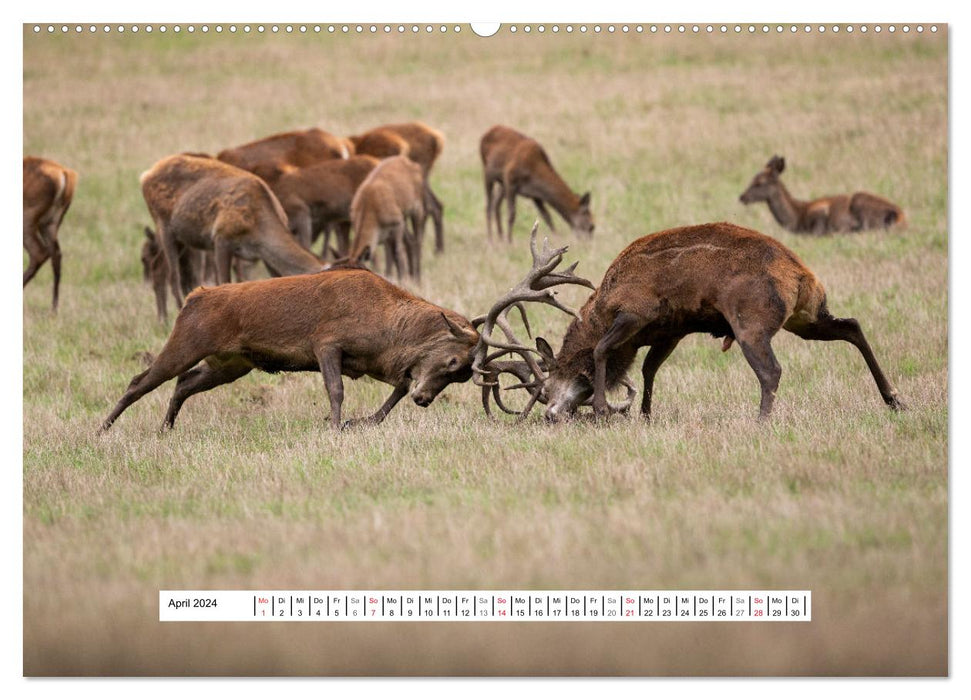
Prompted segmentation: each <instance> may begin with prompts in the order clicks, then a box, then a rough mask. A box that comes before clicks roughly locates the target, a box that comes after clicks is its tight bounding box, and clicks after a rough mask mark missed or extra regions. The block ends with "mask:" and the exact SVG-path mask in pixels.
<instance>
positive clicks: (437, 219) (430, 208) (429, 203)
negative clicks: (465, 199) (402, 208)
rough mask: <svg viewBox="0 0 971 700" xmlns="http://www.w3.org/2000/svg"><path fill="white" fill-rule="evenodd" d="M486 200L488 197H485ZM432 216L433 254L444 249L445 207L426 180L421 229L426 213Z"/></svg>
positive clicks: (426, 216) (423, 226)
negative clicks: (433, 233)
mask: <svg viewBox="0 0 971 700" xmlns="http://www.w3.org/2000/svg"><path fill="white" fill-rule="evenodd" d="M486 201H488V197H487V198H486ZM429 214H430V215H431V217H432V224H433V225H434V226H435V255H438V254H439V253H442V252H444V251H445V227H444V223H443V219H444V215H445V207H444V206H443V205H442V201H441V200H440V199H439V198H438V197H436V196H435V193H434V192H432V188H431V187H430V186H429V184H428V182H427V181H426V182H425V214H424V216H423V217H422V223H421V227H422V231H424V229H425V221H424V220H425V219H426V218H428V215H429Z"/></svg>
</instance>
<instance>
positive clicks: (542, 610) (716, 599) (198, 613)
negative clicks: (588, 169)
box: [159, 590, 812, 622]
mask: <svg viewBox="0 0 971 700" xmlns="http://www.w3.org/2000/svg"><path fill="white" fill-rule="evenodd" d="M811 619H812V592H811V591H292V590H291V591H159V621H160V622H283V621H285V622H399V621H401V622H506V621H515V622H559V621H565V622H631V621H638V622H698V621H704V622H710V621H716V622H782V621H786V622H803V621H806V622H808V621H810V620H811Z"/></svg>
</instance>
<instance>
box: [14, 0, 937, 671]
mask: <svg viewBox="0 0 971 700" xmlns="http://www.w3.org/2000/svg"><path fill="white" fill-rule="evenodd" d="M318 10H319V14H321V15H326V14H327V12H328V9H327V8H326V7H325V6H322V7H320V8H318ZM638 12H639V13H640V14H643V15H649V14H650V12H651V9H650V7H644V8H641V9H640V10H638ZM81 14H83V13H81ZM304 14H306V13H304ZM399 14H400V13H399ZM719 14H722V15H723V14H725V13H724V11H721V12H719ZM921 14H922V12H921V10H920V8H916V9H915V10H913V11H911V12H908V13H907V14H906V17H908V18H914V19H920V17H919V15H921ZM901 16H904V15H901ZM938 17H940V16H938ZM394 18H395V17H394V16H389V17H388V18H387V19H389V20H391V19H394ZM419 18H420V16H419V17H416V18H415V19H419ZM766 18H768V19H771V17H769V15H766ZM96 19H98V15H97V14H93V15H92V16H91V20H88V21H82V20H79V19H75V20H73V21H46V22H40V21H30V20H29V19H27V20H26V21H25V23H24V24H23V25H22V27H21V28H20V32H21V34H22V37H21V38H22V45H23V51H22V60H23V66H22V67H23V71H22V73H23V115H22V117H23V153H22V156H23V188H24V193H23V202H24V204H23V206H24V214H23V221H24V248H23V250H24V254H23V271H24V279H23V283H24V287H23V298H22V314H20V315H19V316H21V318H19V319H18V320H19V321H21V322H22V346H23V347H22V361H23V398H22V400H23V415H22V421H23V448H22V454H23V516H22V517H23V674H24V675H25V676H31V677H35V676H41V677H43V676H314V677H317V676H323V677H347V676H403V677H414V676H421V677H429V676H430V677H455V676H459V677H465V676H487V677H492V676H497V677H505V676H597V677H603V676H607V677H613V676H624V677H630V676H637V677H645V676H663V677H668V676H679V677H692V676H729V677H747V676H784V677H789V676H795V677H807V676H820V677H833V676H853V677H856V676H946V675H948V673H949V666H948V658H949V646H948V612H949V608H948V572H949V567H948V543H949V532H948V507H949V499H948V488H949V481H948V376H949V375H948V320H947V319H948V310H949V304H948V299H949V294H948V292H949V289H948V260H949V256H948V249H949V235H948V205H949V198H948V170H949V163H950V160H949V151H948V116H949V112H948V104H949V103H948V99H949V85H948V74H949V38H948V37H949V28H948V24H947V23H946V22H936V23H935V22H927V21H924V22H920V21H911V22H904V23H901V22H859V21H857V22H853V23H842V22H838V23H834V22H818V21H817V22H812V23H808V24H807V23H791V22H790V23H765V22H751V21H749V22H737V23H736V22H658V21H654V22H651V21H643V22H609V21H607V22H497V23H493V24H469V23H467V22H455V21H451V22H442V21H430V20H428V19H426V20H425V21H421V22H417V21H410V22H404V21H400V19H401V18H400V17H398V19H399V21H381V22H378V21H373V22H326V21H316V22H309V21H308V22H297V21H293V22H283V23H281V22H247V21H219V22H171V21H169V22H138V23H119V22H105V21H94V20H96ZM932 19H933V17H932Z"/></svg>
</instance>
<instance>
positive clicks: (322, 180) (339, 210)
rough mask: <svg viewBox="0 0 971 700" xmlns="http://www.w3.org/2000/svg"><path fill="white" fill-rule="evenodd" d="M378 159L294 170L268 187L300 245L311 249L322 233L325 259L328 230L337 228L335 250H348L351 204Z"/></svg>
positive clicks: (332, 162) (343, 252)
mask: <svg viewBox="0 0 971 700" xmlns="http://www.w3.org/2000/svg"><path fill="white" fill-rule="evenodd" d="M378 163H379V161H378V159H377V158H372V157H371V156H352V157H350V158H347V159H341V160H328V161H324V162H322V163H317V164H316V165H308V166H307V167H305V168H295V169H293V170H289V171H288V172H286V173H284V174H283V175H281V176H280V178H279V179H278V180H277V181H276V183H274V184H273V185H272V186H271V189H272V190H273V193H274V194H276V196H277V198H278V199H279V200H280V204H281V205H283V211H284V212H286V215H287V219H288V220H289V222H290V230H291V231H292V232H293V234H294V235H295V236H296V237H297V240H298V241H300V244H301V245H302V246H303V247H304V248H307V249H308V250H309V249H310V246H311V244H312V243H313V241H314V240H316V238H317V235H318V234H320V233H321V232H323V233H324V255H326V254H327V251H328V249H329V248H330V229H331V227H334V226H336V227H337V250H338V253H339V254H340V255H347V254H348V252H349V250H350V229H351V200H353V199H354V193H355V192H357V189H358V188H359V187H360V186H361V183H362V182H364V180H365V178H367V176H368V175H370V174H371V171H372V170H374V168H375V167H376V166H377V165H378Z"/></svg>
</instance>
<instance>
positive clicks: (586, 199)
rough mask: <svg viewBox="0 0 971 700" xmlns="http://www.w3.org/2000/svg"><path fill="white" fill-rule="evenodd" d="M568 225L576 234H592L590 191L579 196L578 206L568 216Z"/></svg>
mask: <svg viewBox="0 0 971 700" xmlns="http://www.w3.org/2000/svg"><path fill="white" fill-rule="evenodd" d="M570 226H571V228H572V229H573V233H575V234H576V235H578V236H579V235H584V236H593V229H594V222H593V213H592V212H591V211H590V193H589V192H586V193H584V194H583V196H582V197H580V206H579V207H578V208H577V210H576V212H575V213H574V214H573V216H571V217H570Z"/></svg>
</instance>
